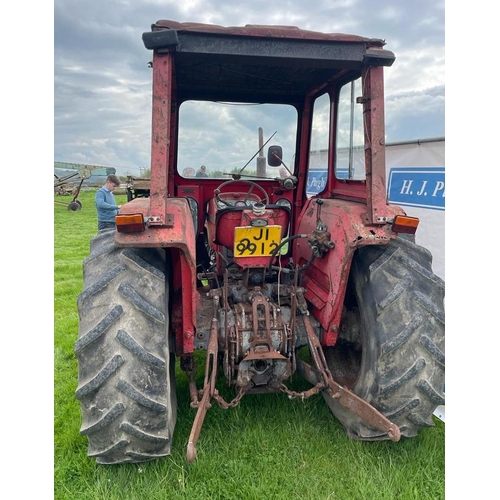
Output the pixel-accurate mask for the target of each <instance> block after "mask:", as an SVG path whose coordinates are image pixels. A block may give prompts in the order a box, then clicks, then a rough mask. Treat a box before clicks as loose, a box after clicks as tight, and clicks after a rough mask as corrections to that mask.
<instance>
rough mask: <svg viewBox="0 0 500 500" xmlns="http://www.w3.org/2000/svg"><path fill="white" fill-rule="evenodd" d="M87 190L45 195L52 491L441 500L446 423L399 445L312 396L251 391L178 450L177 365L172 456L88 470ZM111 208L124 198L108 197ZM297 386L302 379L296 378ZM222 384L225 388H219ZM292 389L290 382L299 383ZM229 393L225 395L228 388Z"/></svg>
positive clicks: (181, 380) (122, 499) (246, 499)
mask: <svg viewBox="0 0 500 500" xmlns="http://www.w3.org/2000/svg"><path fill="white" fill-rule="evenodd" d="M93 198H94V191H83V192H82V193H81V194H80V196H79V199H80V201H81V203H82V206H83V207H82V210H81V211H78V212H71V211H68V210H67V204H68V203H69V202H70V201H71V198H70V197H63V196H58V197H54V200H55V203H54V498H55V499H61V500H62V499H71V500H80V499H82V500H88V499H96V500H97V499H99V500H101V499H102V500H114V499H117V500H118V499H119V500H126V499H132V500H135V499H138V500H139V499H141V500H142V499H148V500H156V499H158V500H160V499H162V500H165V499H168V500H171V499H189V500H195V499H200V500H201V499H203V500H205V499H221V500H222V499H235V500H240V499H241V500H253V499H255V500H262V499H267V498H269V499H285V500H291V499H310V500H321V499H325V500H326V499H345V500H350V499H353V500H358V499H360V500H361V499H373V500H375V499H377V500H378V499H386V500H395V499H398V500H418V499H428V500H440V499H444V498H445V493H444V491H445V425H444V423H443V422H441V421H439V420H438V419H437V418H436V419H435V423H436V426H435V427H433V428H429V429H425V430H423V431H422V432H421V433H420V434H419V436H418V437H416V438H412V439H403V440H402V441H400V442H399V443H392V442H378V443H365V442H357V441H352V440H350V439H348V438H347V437H346V435H345V433H344V431H343V429H342V427H341V425H340V424H339V423H338V421H337V420H336V419H335V418H334V417H333V416H332V414H331V413H330V411H329V410H328V408H327V406H326V403H324V402H323V399H322V397H321V396H316V397H312V398H310V399H307V400H304V401H300V400H292V401H290V400H288V398H287V397H286V396H285V395H275V394H269V395H267V394H266V395H254V396H247V397H246V398H243V399H242V401H241V403H240V405H239V406H238V407H236V408H233V409H229V410H223V409H221V408H219V406H218V405H217V404H214V406H213V407H212V408H211V409H210V410H209V411H208V413H207V417H206V419H205V423H204V426H203V429H202V431H201V435H200V439H199V441H198V446H197V451H198V458H197V460H196V461H195V462H194V463H192V464H188V463H187V461H186V458H185V455H186V445H187V440H188V437H189V433H190V430H191V425H192V423H193V419H194V416H195V410H194V409H192V408H190V406H189V402H190V399H189V391H188V385H187V380H186V378H185V376H184V373H183V372H182V371H181V370H180V369H179V368H178V367H177V394H178V406H179V410H178V415H177V426H176V429H175V434H174V439H173V448H172V454H171V455H170V456H169V457H166V458H163V459H160V460H157V461H154V462H147V463H143V464H128V465H118V466H104V465H97V464H96V463H95V460H94V459H91V458H88V457H87V455H86V452H87V442H86V438H85V437H84V436H80V434H79V429H80V406H79V402H78V401H77V400H76V398H75V395H74V393H75V389H76V387H77V361H76V357H75V354H74V352H73V345H74V343H75V341H76V339H77V334H78V312H77V306H76V299H77V296H78V294H79V293H80V292H81V290H82V261H83V260H84V259H85V257H86V256H87V255H88V252H89V243H90V240H91V238H92V237H93V236H94V235H95V234H96V232H97V217H96V211H95V208H94V202H93ZM116 198H117V202H118V203H119V204H121V203H124V202H125V201H126V197H125V195H121V194H119V195H117V196H116ZM299 384H300V382H299ZM219 385H220V386H221V387H224V385H223V384H219ZM297 387H300V385H299V386H297ZM226 390H227V391H228V392H227V393H226V394H225V395H227V397H228V399H229V398H230V396H231V394H232V391H230V389H226Z"/></svg>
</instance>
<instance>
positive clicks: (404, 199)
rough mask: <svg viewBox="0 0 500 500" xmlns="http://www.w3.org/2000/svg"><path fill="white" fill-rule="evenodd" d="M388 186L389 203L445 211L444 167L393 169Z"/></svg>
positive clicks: (390, 172)
mask: <svg viewBox="0 0 500 500" xmlns="http://www.w3.org/2000/svg"><path fill="white" fill-rule="evenodd" d="M388 184H389V185H388V189H387V191H388V193H387V194H388V198H389V203H393V204H395V205H405V206H409V207H419V208H430V209H434V210H444V186H445V183H444V166H443V167H395V168H391V169H390V171H389V183H388Z"/></svg>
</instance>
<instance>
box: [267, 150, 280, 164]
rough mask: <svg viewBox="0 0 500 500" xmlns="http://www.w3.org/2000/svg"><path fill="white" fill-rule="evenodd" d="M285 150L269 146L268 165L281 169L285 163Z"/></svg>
mask: <svg viewBox="0 0 500 500" xmlns="http://www.w3.org/2000/svg"><path fill="white" fill-rule="evenodd" d="M282 158H283V148H282V147H281V146H269V149H268V150H267V164H268V165H269V166H270V167H279V166H280V165H281V164H282V163H283V160H282Z"/></svg>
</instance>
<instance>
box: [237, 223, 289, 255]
mask: <svg viewBox="0 0 500 500" xmlns="http://www.w3.org/2000/svg"><path fill="white" fill-rule="evenodd" d="M280 242H281V226H263V227H235V228H234V256H235V257H261V256H266V255H271V253H272V251H273V250H274V249H275V248H276V247H277V246H278V245H279V244H280Z"/></svg>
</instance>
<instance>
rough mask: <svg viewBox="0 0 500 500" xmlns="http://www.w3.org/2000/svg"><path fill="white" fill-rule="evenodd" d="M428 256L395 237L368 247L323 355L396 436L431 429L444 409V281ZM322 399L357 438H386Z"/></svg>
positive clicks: (358, 255) (360, 252)
mask: <svg viewBox="0 0 500 500" xmlns="http://www.w3.org/2000/svg"><path fill="white" fill-rule="evenodd" d="M431 264H432V256H431V254H430V252H429V251H427V250H426V249H425V248H423V247H420V246H418V245H416V244H415V243H414V239H413V237H398V238H396V239H395V240H392V241H391V242H390V243H389V244H388V245H383V246H371V245H369V246H366V247H363V248H361V249H360V250H358V251H357V252H356V254H355V256H354V259H353V263H352V269H351V275H350V278H349V285H348V291H347V295H346V301H345V306H346V307H345V314H344V320H343V324H342V325H341V333H340V335H339V342H338V344H337V346H336V347H334V348H330V349H326V350H325V355H326V359H327V362H328V366H329V368H330V370H331V372H332V376H333V378H334V379H335V380H337V381H338V382H340V383H342V384H344V385H345V386H347V387H348V388H349V389H351V390H352V391H353V392H354V393H355V394H357V395H358V396H360V397H361V398H363V399H364V400H366V401H367V402H368V403H370V404H371V405H372V406H374V407H375V408H376V409H377V410H379V411H380V412H381V413H382V414H383V415H385V416H386V417H387V418H388V419H389V420H390V421H391V422H393V423H395V424H396V425H398V427H399V428H400V430H401V435H402V436H405V437H413V436H416V435H417V433H418V431H419V429H421V428H423V427H430V426H433V425H434V421H433V417H432V414H433V412H434V411H435V409H436V408H437V406H439V405H442V404H444V392H443V391H444V371H445V366H444V365H445V356H444V344H445V337H444V330H445V322H444V282H443V280H442V279H441V278H439V277H438V276H436V275H435V274H434V273H433V272H432V267H431ZM323 396H324V398H325V400H326V402H327V404H328V406H329V407H330V409H331V411H332V413H333V414H334V415H335V416H336V417H337V418H338V420H339V421H340V422H341V423H342V425H343V427H344V428H345V430H346V432H347V434H348V435H349V436H350V437H351V438H354V439H360V440H368V441H376V440H385V439H389V436H388V435H387V434H384V433H382V432H381V431H378V430H376V429H372V428H370V427H368V426H367V425H366V424H364V423H363V422H362V421H361V420H360V419H359V418H358V417H356V415H354V414H353V413H351V412H349V411H348V410H347V409H346V408H344V407H343V406H341V405H340V404H339V402H338V401H336V400H334V399H332V398H331V397H330V396H329V395H328V394H327V393H326V392H325V391H324V392H323Z"/></svg>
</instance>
